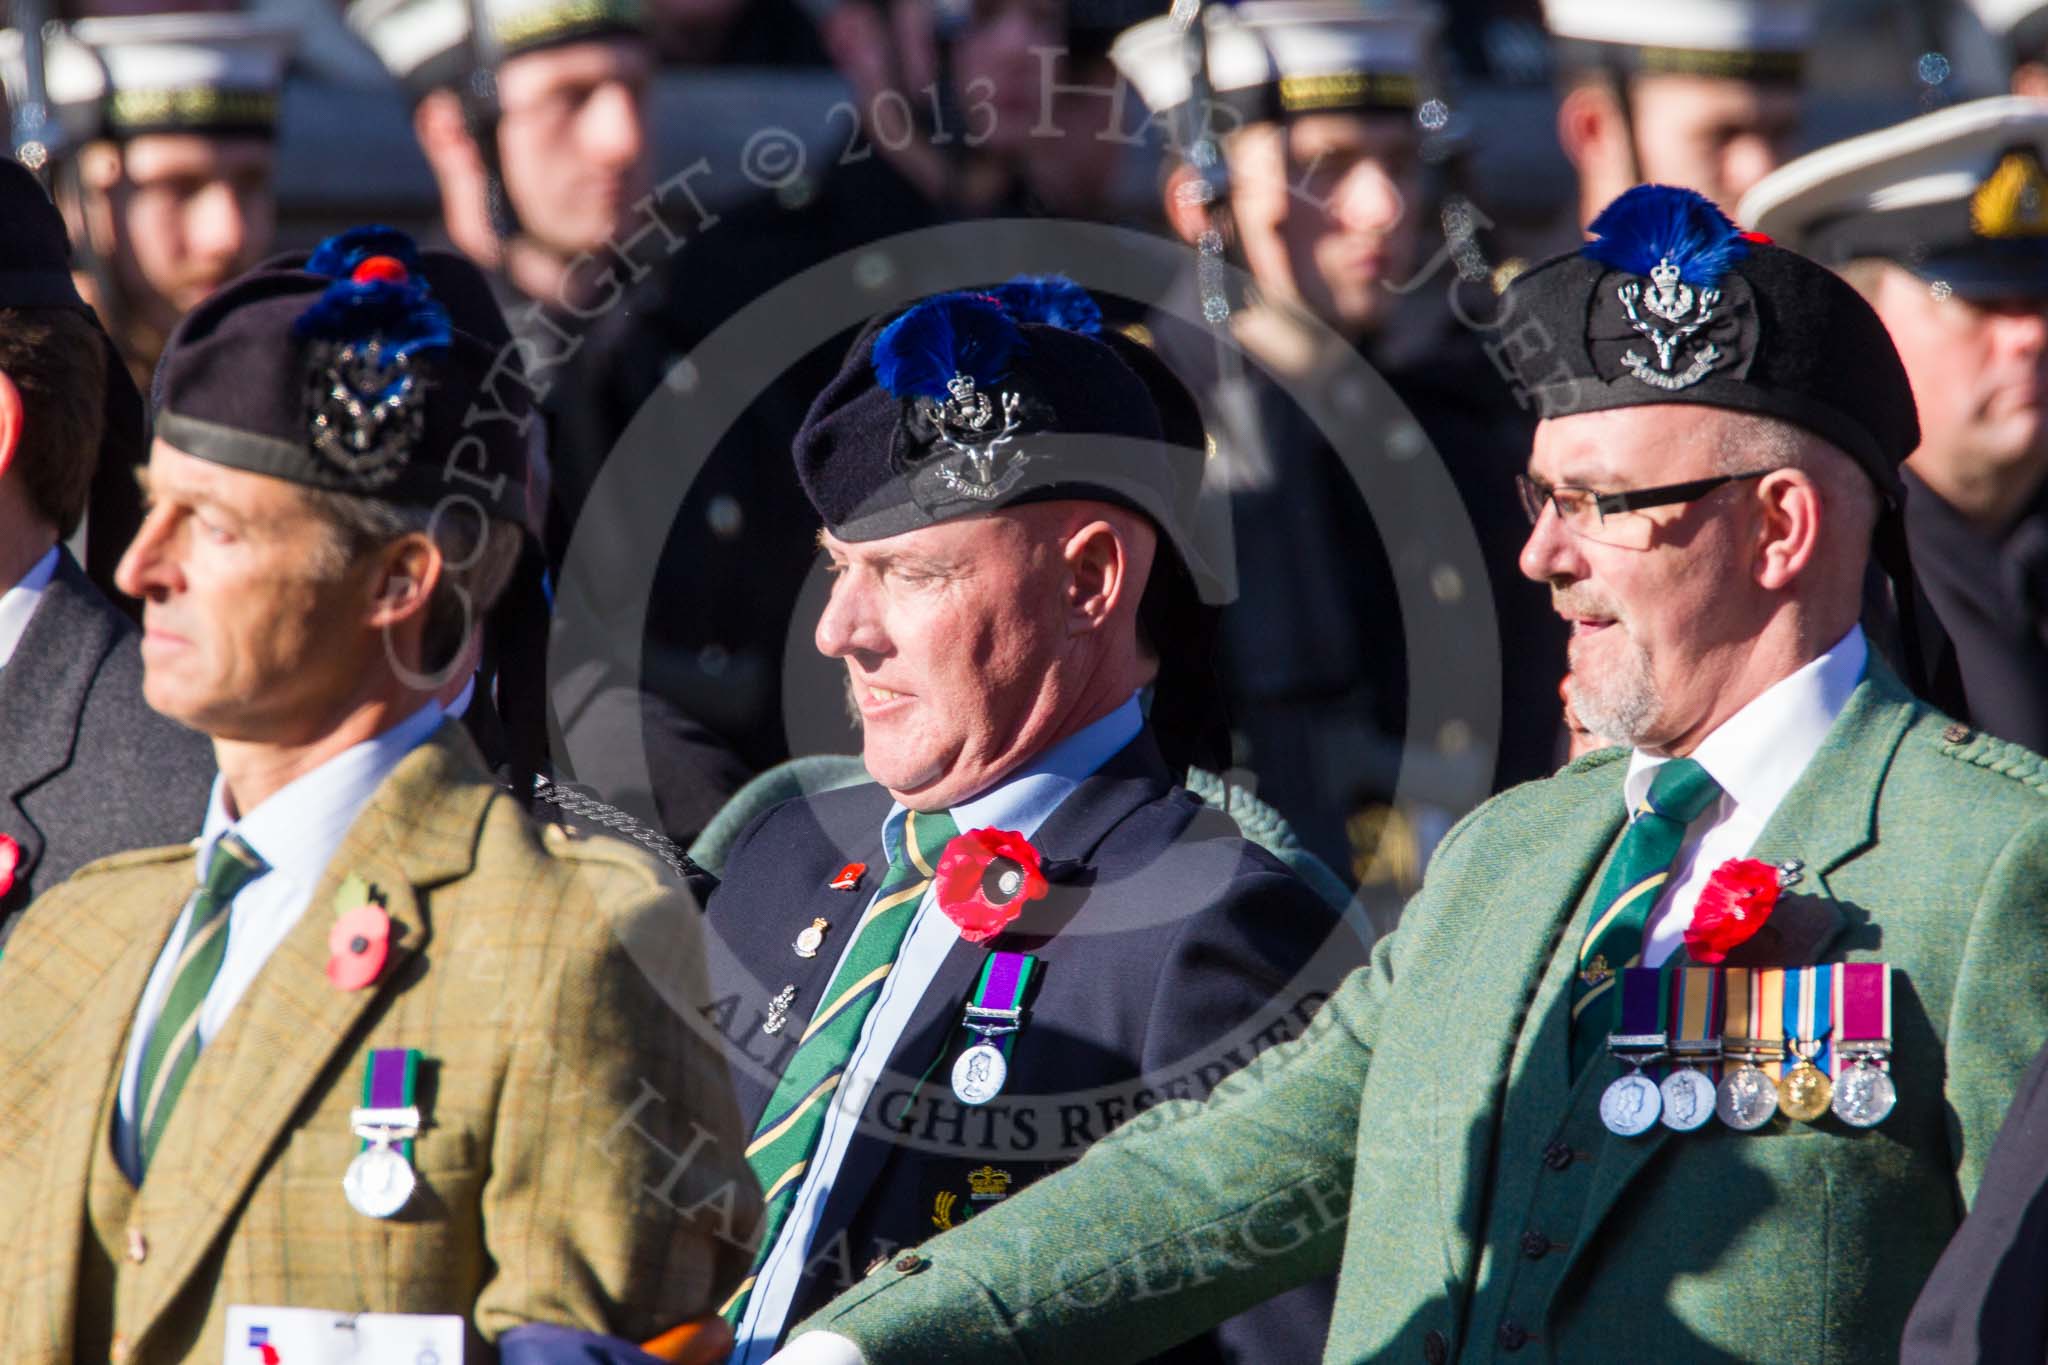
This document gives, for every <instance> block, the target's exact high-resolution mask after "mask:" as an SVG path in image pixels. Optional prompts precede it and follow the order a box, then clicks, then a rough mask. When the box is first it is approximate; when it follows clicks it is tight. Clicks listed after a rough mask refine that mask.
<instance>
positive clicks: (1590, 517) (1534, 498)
mask: <svg viewBox="0 0 2048 1365" xmlns="http://www.w3.org/2000/svg"><path fill="white" fill-rule="evenodd" d="M1776 472H1777V471H1776V470H1775V469H1752V470H1750V471H1749V472H1748V473H1746V474H1717V475H1715V476H1714V477H1713V478H1711V479H1693V480H1691V481H1690V482H1687V483H1667V484H1663V485H1661V486H1659V487H1656V488H1631V489H1628V490H1627V491H1625V492H1621V493H1597V492H1595V491H1594V490H1592V489H1590V488H1574V487H1571V486H1570V485H1566V486H1563V487H1560V488H1552V487H1550V486H1549V485H1547V484H1542V483H1538V482H1537V481H1536V480H1534V479H1532V478H1530V477H1529V476H1528V475H1527V474H1517V475H1515V491H1516V492H1517V493H1519V494H1521V497H1522V511H1524V512H1525V513H1527V514H1528V517H1529V525H1531V526H1532V527H1533V526H1534V525H1535V524H1536V523H1537V522H1539V521H1541V520H1542V519H1543V505H1544V504H1545V503H1549V504H1550V505H1551V507H1553V508H1555V509H1556V511H1557V519H1558V521H1559V522H1561V523H1562V524H1563V526H1564V528H1565V530H1567V531H1570V532H1571V533H1572V534H1573V535H1575V536H1579V537H1581V538H1583V539H1586V540H1592V541H1598V542H1599V543H1600V544H1602V545H1618V546H1621V547H1622V548H1624V549H1630V550H1646V549H1648V548H1649V546H1650V536H1651V533H1652V532H1653V531H1654V530H1655V529H1656V528H1655V524H1654V523H1653V522H1651V521H1650V520H1649V519H1648V518H1647V517H1638V516H1631V515H1630V513H1634V512H1640V511H1642V510H1643V509H1645V508H1648V507H1670V506H1672V505H1674V504H1676V503H1681V502H1697V501H1698V500H1699V499H1701V498H1703V497H1705V496H1706V495H1707V494H1709V493H1711V492H1713V491H1714V490H1715V489H1717V488H1719V487H1721V485H1723V484H1728V483H1735V482H1738V481H1740V480H1744V479H1760V478H1762V477H1763V476H1764V475H1766V474H1774V473H1776Z"/></svg>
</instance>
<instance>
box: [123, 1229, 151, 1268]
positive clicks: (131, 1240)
mask: <svg viewBox="0 0 2048 1365" xmlns="http://www.w3.org/2000/svg"><path fill="white" fill-rule="evenodd" d="M128 1259H129V1260H131V1261H133V1262H134V1263H135V1264H136V1265H141V1264H142V1263H143V1262H144V1261H146V1260H148V1259H149V1239H148V1238H147V1237H144V1236H143V1235H142V1229H141V1228H130V1229H128Z"/></svg>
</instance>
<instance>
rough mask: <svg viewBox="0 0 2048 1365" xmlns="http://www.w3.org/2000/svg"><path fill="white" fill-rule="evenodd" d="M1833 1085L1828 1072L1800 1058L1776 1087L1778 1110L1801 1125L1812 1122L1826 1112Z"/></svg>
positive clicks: (1831, 1097) (1832, 1092)
mask: <svg viewBox="0 0 2048 1365" xmlns="http://www.w3.org/2000/svg"><path fill="white" fill-rule="evenodd" d="M1834 1092H1835V1083H1834V1082H1833V1081H1831V1080H1829V1079H1828V1073H1827V1072H1825V1071H1822V1070H1821V1069H1820V1068H1819V1067H1817V1066H1815V1065H1814V1064H1813V1063H1812V1062H1809V1061H1806V1060H1804V1059H1802V1060H1801V1061H1800V1062H1799V1064H1798V1065H1796V1066H1794V1067H1793V1068H1792V1069H1791V1070H1790V1071H1787V1072H1786V1073H1785V1079H1784V1080H1783V1081H1782V1082H1781V1083H1780V1084H1779V1086H1778V1107H1779V1108H1780V1109H1782V1110H1784V1111H1785V1113H1786V1114H1787V1115H1788V1116H1790V1117H1792V1118H1795V1119H1798V1120H1799V1121H1800V1122H1801V1123H1812V1122H1813V1121H1814V1120H1815V1119H1817V1118H1819V1117H1820V1116H1821V1115H1822V1114H1825V1113H1827V1112H1828V1104H1829V1102H1830V1101H1832V1100H1833V1099H1834Z"/></svg>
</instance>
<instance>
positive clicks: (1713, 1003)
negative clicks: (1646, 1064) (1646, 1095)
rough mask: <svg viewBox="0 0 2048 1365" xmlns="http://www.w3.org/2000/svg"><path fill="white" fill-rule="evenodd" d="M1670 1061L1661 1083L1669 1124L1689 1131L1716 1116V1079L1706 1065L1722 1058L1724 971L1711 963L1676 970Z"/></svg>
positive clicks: (1672, 973) (1672, 980) (1673, 978)
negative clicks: (1667, 1071) (1705, 1068)
mask: <svg viewBox="0 0 2048 1365" xmlns="http://www.w3.org/2000/svg"><path fill="white" fill-rule="evenodd" d="M1670 975H1671V1016H1670V1017H1671V1059H1672V1061H1674V1062H1676V1063H1677V1066H1676V1067H1675V1068H1674V1069H1673V1070H1672V1072H1671V1074H1670V1075H1669V1076H1666V1077H1665V1078H1664V1084H1663V1086H1662V1087H1661V1088H1662V1090H1663V1095H1664V1112H1663V1114H1662V1115H1661V1116H1660V1117H1661V1118H1662V1119H1663V1122H1664V1126H1665V1127H1667V1128H1671V1129H1675V1130H1676V1131H1678V1132H1681V1133H1690V1132H1693V1131H1694V1130H1695V1129H1698V1128H1702V1127H1704V1126H1705V1125H1706V1122H1707V1120H1708V1119H1710V1118H1712V1117H1713V1116H1714V1079H1713V1077H1712V1076H1711V1075H1710V1074H1709V1073H1708V1072H1706V1071H1703V1070H1701V1069H1700V1068H1702V1067H1711V1066H1714V1065H1716V1064H1717V1063H1719V1062H1720V1060H1721V1024H1722V1005H1723V997H1722V991H1721V973H1720V972H1719V971H1717V970H1715V969H1714V968H1712V967H1675V968H1673V969H1672V971H1671V974H1670Z"/></svg>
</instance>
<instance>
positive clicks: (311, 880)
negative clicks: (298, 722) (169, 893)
mask: <svg viewBox="0 0 2048 1365" xmlns="http://www.w3.org/2000/svg"><path fill="white" fill-rule="evenodd" d="M441 718H442V711H441V707H440V704H439V703H438V702H433V701H429V702H428V703H427V704H426V705H424V706H422V707H421V708H420V709H419V710H417V711H415V712H413V713H412V714H411V715H410V716H407V717H406V718H405V719H404V720H402V721H400V722H399V723H398V724H396V725H394V726H392V727H391V728H390V729H389V730H386V731H385V732H384V733H382V734H380V735H376V736H374V737H372V738H370V739H366V740H364V741H363V742H362V743H360V744H357V745H353V746H351V747H349V748H347V749H344V750H342V751H341V752H340V753H338V754H336V755H335V756H334V757H333V758H330V759H328V760H327V761H326V762H325V763H322V764H321V765H320V766H319V767H317V768H315V769H313V771H311V772H309V773H302V774H300V775H299V776H298V777H295V778H293V779H292V780H291V781H290V782H287V783H286V784H285V785H284V786H282V787H280V788H278V789H277V790H276V791H275V792H273V793H272V794H271V796H270V798H269V799H268V800H266V801H264V802H263V803H262V804H261V805H259V806H257V807H256V809H254V810H252V811H249V812H247V813H246V814H244V815H243V816H242V818H241V819H239V820H235V819H232V818H231V817H230V816H229V815H228V809H227V786H226V781H225V779H223V778H221V777H218V776H216V777H215V778H214V779H213V795H212V797H211V798H210V799H209V800H208V801H207V803H206V823H205V825H204V826H203V827H202V828H201V830H200V833H199V847H200V854H199V877H200V880H201V881H204V880H205V878H206V869H207V867H208V865H209V864H210V863H211V862H212V860H213V849H214V844H215V843H216V842H217V841H218V840H219V838H220V836H221V835H223V834H226V833H227V832H228V831H229V830H233V831H235V832H236V833H237V834H239V835H241V836H242V839H243V841H244V842H246V843H247V844H248V845H249V847H251V848H253V849H255V850H256V853H257V855H258V856H259V857H261V858H262V859H263V861H264V864H265V865H266V867H267V868H268V869H269V870H270V871H272V872H276V873H281V874H282V875H283V877H284V878H286V879H288V880H290V881H291V882H292V883H293V884H295V885H297V886H299V887H302V888H307V889H310V888H311V887H312V886H313V885H314V884H315V883H316V882H318V881H319V880H320V874H321V873H323V872H325V871H326V870H327V864H328V863H330V862H332V861H333V860H334V851H335V850H336V849H337V848H339V847H341V839H342V836H343V835H345V834H347V833H348V827H349V826H350V825H351V824H353V823H355V818H356V815H357V813H358V812H360V811H361V810H362V808H363V806H364V805H365V804H366V803H367V802H368V801H369V799H370V795H371V793H373V792H375V791H376V790H377V787H378V785H379V784H380V783H382V782H383V781H384V779H385V778H386V777H388V776H390V774H391V770H392V769H393V768H395V767H397V766H398V763H399V760H400V759H402V758H404V757H405V756H406V755H407V754H409V753H411V752H412V751H413V750H414V749H416V748H418V747H419V746H420V744H421V743H423V742H424V741H425V740H426V738H427V736H429V735H431V734H433V733H434V731H435V729H436V728H437V727H439V725H440V724H441Z"/></svg>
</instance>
